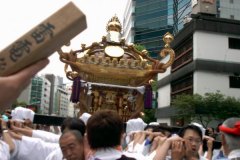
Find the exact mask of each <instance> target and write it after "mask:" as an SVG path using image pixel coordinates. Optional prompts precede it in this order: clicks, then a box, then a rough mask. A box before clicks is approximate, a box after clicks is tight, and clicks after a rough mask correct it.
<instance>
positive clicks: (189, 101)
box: [172, 92, 240, 127]
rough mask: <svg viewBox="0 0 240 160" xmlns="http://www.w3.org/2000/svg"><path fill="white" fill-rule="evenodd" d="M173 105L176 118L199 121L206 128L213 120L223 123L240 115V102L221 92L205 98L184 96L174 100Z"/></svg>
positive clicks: (207, 95) (206, 95) (196, 95)
mask: <svg viewBox="0 0 240 160" xmlns="http://www.w3.org/2000/svg"><path fill="white" fill-rule="evenodd" d="M172 105H173V106H174V107H175V108H176V110H177V115H176V117H178V118H189V119H192V120H198V121H200V122H201V123H202V125H203V126H205V127H206V126H207V125H208V123H210V122H211V121H212V120H218V121H219V120H220V121H223V120H225V119H227V118H229V117H236V116H239V115H240V100H239V99H236V98H234V97H229V96H225V95H223V94H221V93H220V92H216V93H206V94H205V95H204V96H202V95H199V94H194V95H185V94H182V95H179V96H177V97H176V98H175V99H174V100H173V102H172Z"/></svg>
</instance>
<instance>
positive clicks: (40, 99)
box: [18, 76, 51, 114]
mask: <svg viewBox="0 0 240 160" xmlns="http://www.w3.org/2000/svg"><path fill="white" fill-rule="evenodd" d="M50 87H51V83H50V82H49V81H48V80H47V79H46V78H44V77H39V76H35V77H34V78H33V79H32V80H31V83H30V84H29V85H28V86H27V87H26V89H25V90H24V91H23V92H22V93H21V94H20V96H19V97H18V101H19V102H25V103H26V104H28V105H32V106H37V109H36V111H37V112H38V113H41V114H49V103H50Z"/></svg>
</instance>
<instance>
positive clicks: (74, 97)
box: [70, 77, 81, 103]
mask: <svg viewBox="0 0 240 160" xmlns="http://www.w3.org/2000/svg"><path fill="white" fill-rule="evenodd" d="M80 89H81V78H80V77H75V78H74V79H73V85H72V94H71V98H70V101H71V102H73V103H77V102H79V97H80Z"/></svg>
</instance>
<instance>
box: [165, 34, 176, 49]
mask: <svg viewBox="0 0 240 160" xmlns="http://www.w3.org/2000/svg"><path fill="white" fill-rule="evenodd" d="M173 40H174V38H173V36H172V34H171V33H169V32H167V33H166V34H165V35H164V36H163V41H164V43H165V46H164V47H165V48H170V43H171V42H172V41H173Z"/></svg>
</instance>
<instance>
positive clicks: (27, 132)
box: [11, 124, 33, 137]
mask: <svg viewBox="0 0 240 160" xmlns="http://www.w3.org/2000/svg"><path fill="white" fill-rule="evenodd" d="M11 129H12V130H13V131H14V132H17V133H20V134H22V135H25V136H28V137H32V135H33V130H32V129H28V128H20V127H16V126H15V125H13V124H11Z"/></svg>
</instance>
